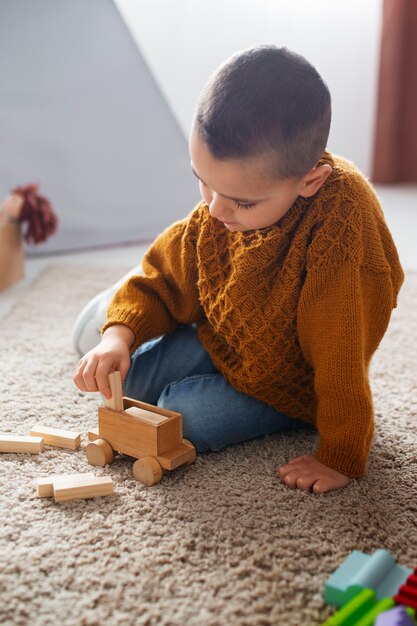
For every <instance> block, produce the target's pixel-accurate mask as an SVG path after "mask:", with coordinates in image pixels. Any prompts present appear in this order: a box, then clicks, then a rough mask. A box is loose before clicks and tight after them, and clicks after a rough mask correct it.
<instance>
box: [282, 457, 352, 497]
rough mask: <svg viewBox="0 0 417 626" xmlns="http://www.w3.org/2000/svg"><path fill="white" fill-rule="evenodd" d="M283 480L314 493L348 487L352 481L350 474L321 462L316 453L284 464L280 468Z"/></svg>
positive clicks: (288, 484) (293, 486)
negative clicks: (346, 474)
mask: <svg viewBox="0 0 417 626" xmlns="http://www.w3.org/2000/svg"><path fill="white" fill-rule="evenodd" d="M277 471H278V474H279V477H280V478H281V481H282V482H283V483H285V484H286V485H287V487H292V488H293V489H302V490H303V491H309V490H310V489H311V490H312V491H313V493H317V494H319V493H324V492H325V491H331V490H332V489H341V488H342V487H346V485H348V484H349V483H350V481H351V479H350V478H349V476H345V474H341V473H340V472H337V471H336V470H334V469H332V468H331V467H328V466H327V465H324V464H323V463H320V461H318V460H317V459H316V457H315V456H314V454H305V455H304V456H298V457H297V458H295V459H292V460H291V461H289V462H288V463H287V464H286V465H282V467H280V468H279V469H278V470H277Z"/></svg>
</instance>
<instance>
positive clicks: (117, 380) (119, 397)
mask: <svg viewBox="0 0 417 626" xmlns="http://www.w3.org/2000/svg"><path fill="white" fill-rule="evenodd" d="M107 378H108V381H109V385H110V389H111V398H110V399H107V398H104V406H105V407H107V408H108V409H113V410H114V411H123V408H124V407H123V389H122V377H121V374H120V372H110V374H109V375H108V377H107Z"/></svg>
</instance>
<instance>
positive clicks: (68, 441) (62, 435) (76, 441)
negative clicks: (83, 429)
mask: <svg viewBox="0 0 417 626" xmlns="http://www.w3.org/2000/svg"><path fill="white" fill-rule="evenodd" d="M30 434H31V435H32V436H35V437H36V436H38V437H43V442H44V444H45V445H47V446H57V447H58V448H68V449H69V450H76V449H77V448H79V447H80V443H81V433H78V432H75V431H72V430H62V429H61V428H51V427H49V426H43V424H35V426H33V427H32V428H31V429H30Z"/></svg>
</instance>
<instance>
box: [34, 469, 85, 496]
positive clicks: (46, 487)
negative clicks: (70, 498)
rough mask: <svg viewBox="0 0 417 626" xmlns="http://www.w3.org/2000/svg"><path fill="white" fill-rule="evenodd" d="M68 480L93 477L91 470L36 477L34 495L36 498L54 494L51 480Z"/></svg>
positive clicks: (75, 480)
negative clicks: (83, 472) (81, 472)
mask: <svg viewBox="0 0 417 626" xmlns="http://www.w3.org/2000/svg"><path fill="white" fill-rule="evenodd" d="M61 478H62V479H63V480H68V481H69V482H70V483H74V482H77V481H81V482H82V481H83V480H84V479H85V478H94V474H93V473H92V472H86V473H85V474H53V475H51V476H43V477H41V478H37V479H36V495H37V497H38V498H48V497H49V496H53V495H54V488H53V482H54V480H59V479H61Z"/></svg>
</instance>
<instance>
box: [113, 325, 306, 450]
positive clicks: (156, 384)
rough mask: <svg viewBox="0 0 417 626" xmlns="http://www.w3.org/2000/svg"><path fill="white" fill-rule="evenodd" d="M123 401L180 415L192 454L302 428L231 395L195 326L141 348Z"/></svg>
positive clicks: (258, 403) (238, 395) (249, 399)
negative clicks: (163, 409) (127, 398)
mask: <svg viewBox="0 0 417 626" xmlns="http://www.w3.org/2000/svg"><path fill="white" fill-rule="evenodd" d="M124 395H125V396H128V397H130V398H135V399H137V400H141V401H142V402H148V403H149V404H153V405H156V406H159V407H163V408H166V409H170V410H172V411H178V412H179V413H182V416H183V435H184V437H185V438H186V439H189V440H190V441H191V442H192V443H193V444H194V446H195V448H196V450H197V452H207V451H209V450H212V451H218V450H221V449H222V448H224V447H225V446H228V445H230V444H233V443H238V442H240V441H245V440H247V439H252V438H254V437H260V436H263V435H267V434H269V433H275V432H278V431H282V430H295V429H298V428H301V427H303V426H306V424H304V422H301V421H300V420H296V419H294V418H291V417H288V415H285V414H284V413H280V412H279V411H277V410H276V409H274V408H273V407H271V406H269V405H268V404H265V403H264V402H261V401H259V400H257V399H255V398H253V397H251V396H248V395H246V394H244V393H241V392H239V391H236V390H235V389H233V387H232V386H231V385H229V383H228V382H227V381H226V380H225V378H224V377H223V376H222V374H220V373H219V371H218V370H217V369H216V368H215V367H214V365H213V363H212V360H211V359H210V357H209V355H208V354H207V352H206V351H205V350H204V348H203V346H202V345H201V343H200V340H199V339H198V336H197V329H196V327H195V326H194V325H193V326H185V327H183V328H181V329H180V330H178V331H176V332H174V333H171V334H169V335H163V336H162V337H158V338H157V339H153V340H152V341H149V342H147V343H145V344H143V345H142V346H140V347H139V348H138V349H137V350H136V352H134V354H133V355H132V362H131V366H130V369H129V371H128V373H127V376H126V380H125V383H124Z"/></svg>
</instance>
